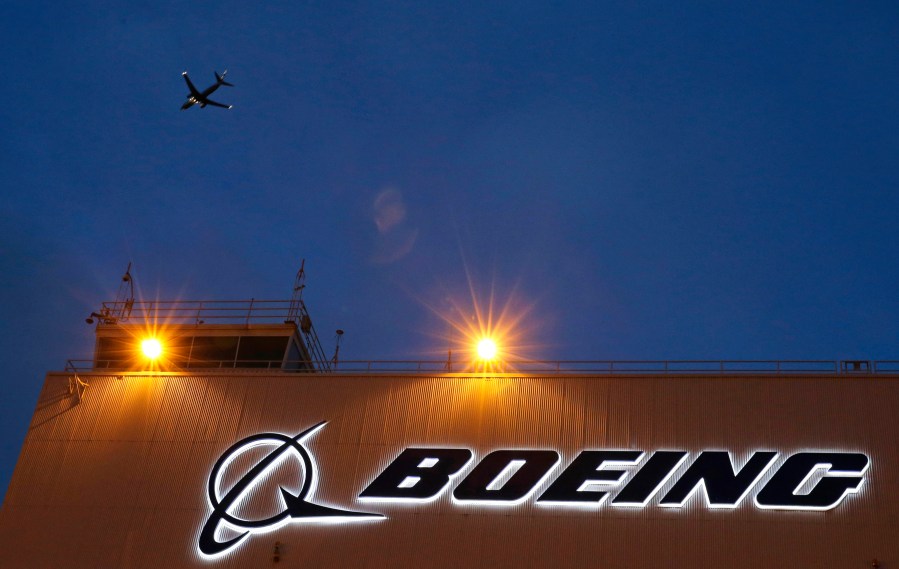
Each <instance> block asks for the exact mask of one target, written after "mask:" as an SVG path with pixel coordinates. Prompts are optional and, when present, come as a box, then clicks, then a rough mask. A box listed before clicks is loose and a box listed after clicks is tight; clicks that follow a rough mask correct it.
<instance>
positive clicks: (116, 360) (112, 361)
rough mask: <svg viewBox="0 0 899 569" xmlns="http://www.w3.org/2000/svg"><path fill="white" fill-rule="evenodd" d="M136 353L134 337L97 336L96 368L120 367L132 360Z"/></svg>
mask: <svg viewBox="0 0 899 569" xmlns="http://www.w3.org/2000/svg"><path fill="white" fill-rule="evenodd" d="M137 354H138V343H137V341H136V340H135V339H134V338H131V337H125V338H97V354H96V359H95V361H94V367H95V368H96V369H104V368H122V367H127V366H128V365H129V364H130V363H131V362H133V361H134V360H135V359H136V357H137Z"/></svg>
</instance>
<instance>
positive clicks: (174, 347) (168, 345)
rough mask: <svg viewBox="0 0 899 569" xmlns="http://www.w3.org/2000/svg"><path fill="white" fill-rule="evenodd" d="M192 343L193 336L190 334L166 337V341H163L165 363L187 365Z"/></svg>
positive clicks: (178, 365)
mask: <svg viewBox="0 0 899 569" xmlns="http://www.w3.org/2000/svg"><path fill="white" fill-rule="evenodd" d="M192 343H193V338H191V337H190V336H180V337H173V338H165V341H164V342H163V349H164V350H165V363H166V364H167V365H173V366H176V367H183V366H185V365H187V358H188V356H190V347H191V344H192Z"/></svg>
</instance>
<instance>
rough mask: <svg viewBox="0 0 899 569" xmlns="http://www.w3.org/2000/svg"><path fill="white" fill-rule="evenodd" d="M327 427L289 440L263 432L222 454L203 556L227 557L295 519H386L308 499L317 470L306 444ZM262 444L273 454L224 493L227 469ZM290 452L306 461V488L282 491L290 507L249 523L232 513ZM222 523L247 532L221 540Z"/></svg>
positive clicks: (211, 489)
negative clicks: (222, 482) (262, 533)
mask: <svg viewBox="0 0 899 569" xmlns="http://www.w3.org/2000/svg"><path fill="white" fill-rule="evenodd" d="M324 425H325V421H322V422H321V423H318V424H317V425H314V426H312V427H310V428H308V429H306V430H305V431H303V432H301V433H300V434H298V435H296V436H294V437H289V436H287V435H282V434H280V433H259V434H257V435H252V436H249V437H247V438H245V439H243V440H240V441H238V442H236V443H234V444H233V445H232V446H231V447H230V448H228V450H226V451H225V452H224V453H223V454H222V456H221V457H220V458H219V459H218V460H217V461H216V463H215V465H214V466H213V467H212V471H211V472H210V473H209V484H208V487H207V492H208V498H209V504H210V505H211V506H212V513H211V514H210V515H209V518H208V519H207V520H206V523H205V524H204V525H203V529H202V530H201V531H200V537H199V540H198V541H199V542H198V545H199V549H200V552H201V553H202V554H203V555H206V556H216V555H220V554H223V553H225V552H227V551H228V550H230V549H231V548H233V547H235V546H237V545H238V544H239V543H241V542H242V541H243V540H244V539H246V538H247V537H248V536H249V535H250V534H251V533H253V532H254V531H256V532H259V531H263V530H268V529H270V528H272V527H273V526H277V525H281V524H284V523H288V522H289V521H291V520H298V521H299V520H305V521H314V520H316V519H320V520H327V521H332V522H333V521H359V520H365V519H368V520H372V519H381V518H383V517H384V516H382V515H380V514H369V513H364V512H353V511H349V510H341V509H338V508H331V507H328V506H320V505H318V504H313V503H311V502H308V501H307V497H308V495H309V493H310V491H311V489H312V488H313V482H314V480H315V472H316V470H315V463H314V462H313V460H312V457H311V456H310V455H309V452H308V451H307V450H306V448H305V447H303V444H302V443H303V441H304V440H305V439H307V438H309V437H310V436H312V435H313V434H315V433H316V432H317V431H318V430H319V429H321V428H322V427H324ZM262 445H267V446H273V445H274V450H272V451H271V452H269V453H268V454H267V455H265V456H264V457H263V458H262V459H261V460H259V461H258V462H257V463H256V464H255V465H254V466H253V467H252V468H250V470H248V471H247V473H246V474H245V475H244V476H243V477H241V478H240V480H238V481H237V482H236V483H235V484H234V486H232V487H231V488H230V489H229V490H228V491H227V492H224V493H223V494H221V493H220V489H219V482H220V478H221V475H222V473H223V472H224V471H225V470H226V469H227V467H228V465H229V464H230V463H231V462H232V461H233V460H234V459H235V458H237V457H238V456H240V455H241V454H243V453H244V452H246V451H247V450H249V449H251V448H254V447H257V446H262ZM290 450H293V451H295V452H296V453H297V455H298V456H299V457H300V458H301V459H302V461H303V472H304V476H303V486H302V488H301V489H300V491H299V493H298V494H296V495H294V494H291V493H290V492H288V491H287V490H285V489H284V488H283V487H282V488H279V489H280V491H281V495H282V498H283V501H284V504H285V506H286V507H285V509H284V510H283V511H281V512H279V513H277V514H275V515H272V516H269V517H267V518H263V519H258V520H246V519H243V518H240V517H237V516H235V515H233V514H230V513H228V511H229V510H230V509H231V508H232V506H233V505H234V504H235V503H236V502H237V501H238V500H240V498H241V497H242V496H243V495H244V494H246V493H247V491H249V490H250V488H252V487H253V486H254V485H255V484H256V483H257V481H258V480H259V479H260V478H261V477H262V476H263V475H264V474H265V473H267V472H268V471H269V470H270V469H272V468H275V467H277V465H278V464H279V463H278V459H280V458H281V457H282V456H283V455H284V453H286V452H288V451H290ZM222 522H224V523H225V524H227V525H228V526H230V527H232V528H239V529H244V530H246V531H244V532H243V533H241V534H239V535H237V536H236V537H233V538H231V539H227V540H224V541H218V540H217V539H216V537H215V535H216V532H217V531H218V529H219V526H220V524H222Z"/></svg>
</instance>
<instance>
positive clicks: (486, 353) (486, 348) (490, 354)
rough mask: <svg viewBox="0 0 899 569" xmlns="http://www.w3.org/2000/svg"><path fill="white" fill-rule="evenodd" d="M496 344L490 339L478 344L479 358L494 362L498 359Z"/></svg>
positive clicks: (482, 340) (484, 339)
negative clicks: (493, 360)
mask: <svg viewBox="0 0 899 569" xmlns="http://www.w3.org/2000/svg"><path fill="white" fill-rule="evenodd" d="M496 352H497V349H496V342H494V341H493V340H492V339H490V338H482V339H481V341H479V342H478V357H479V358H480V359H482V360H492V359H493V358H495V357H496Z"/></svg>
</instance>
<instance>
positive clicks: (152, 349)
mask: <svg viewBox="0 0 899 569" xmlns="http://www.w3.org/2000/svg"><path fill="white" fill-rule="evenodd" d="M140 350H141V352H143V354H144V356H146V357H147V358H148V359H151V360H155V359H156V358H158V357H159V356H161V355H162V343H161V342H160V341H159V340H157V339H156V338H147V339H146V340H144V341H143V342H141V343H140Z"/></svg>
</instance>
